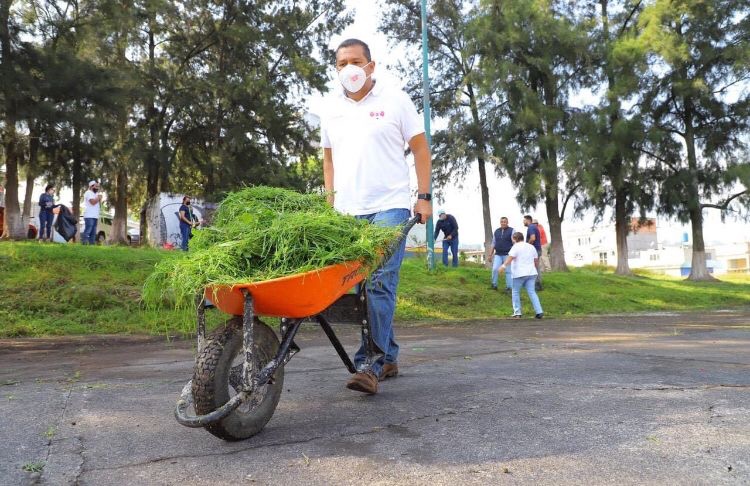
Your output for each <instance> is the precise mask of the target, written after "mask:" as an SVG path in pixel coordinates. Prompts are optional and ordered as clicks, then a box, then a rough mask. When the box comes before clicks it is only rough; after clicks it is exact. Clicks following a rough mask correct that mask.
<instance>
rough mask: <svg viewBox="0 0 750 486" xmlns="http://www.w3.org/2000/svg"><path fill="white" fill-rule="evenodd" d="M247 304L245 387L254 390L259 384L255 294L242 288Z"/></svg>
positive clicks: (244, 331) (243, 376)
mask: <svg viewBox="0 0 750 486" xmlns="http://www.w3.org/2000/svg"><path fill="white" fill-rule="evenodd" d="M242 293H243V294H244V296H245V306H244V309H243V314H242V342H243V346H244V348H243V352H244V353H245V362H244V363H243V364H242V384H243V389H244V390H247V391H253V390H255V388H256V387H257V386H258V372H259V371H260V370H259V369H258V367H259V366H258V350H257V348H256V346H255V310H254V308H253V296H252V294H251V293H250V292H248V291H247V289H242Z"/></svg>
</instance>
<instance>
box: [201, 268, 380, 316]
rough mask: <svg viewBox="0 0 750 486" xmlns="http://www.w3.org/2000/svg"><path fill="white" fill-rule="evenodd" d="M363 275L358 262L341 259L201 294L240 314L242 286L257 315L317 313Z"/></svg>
mask: <svg viewBox="0 0 750 486" xmlns="http://www.w3.org/2000/svg"><path fill="white" fill-rule="evenodd" d="M366 276H367V269H366V268H365V267H364V266H363V265H362V263H360V262H345V263H338V264H336V265H329V266H327V267H323V268H320V269H317V270H311V271H309V272H304V273H298V274H295V275H289V276H287V277H280V278H274V279H271V280H264V281H262V282H255V283H247V284H244V283H240V284H234V285H215V286H210V287H207V288H206V291H205V294H204V295H205V297H206V298H207V299H208V300H210V301H211V302H212V303H213V304H214V305H215V306H216V307H217V308H218V309H219V310H221V311H223V312H226V313H227V314H232V315H235V316H241V315H242V314H243V309H244V307H243V306H244V303H245V300H244V295H243V292H242V291H243V289H246V290H247V291H249V292H250V294H251V295H252V297H253V305H254V308H255V313H256V314H257V315H262V316H269V317H288V318H303V317H309V316H313V315H315V314H319V313H321V312H322V311H323V310H325V309H326V308H327V307H329V306H330V305H331V304H333V303H334V302H335V301H336V299H338V298H339V297H341V296H342V295H343V294H345V293H346V292H347V291H348V290H349V289H351V288H352V287H353V286H354V285H356V284H358V283H359V282H361V281H362V280H364V278H365V277H366Z"/></svg>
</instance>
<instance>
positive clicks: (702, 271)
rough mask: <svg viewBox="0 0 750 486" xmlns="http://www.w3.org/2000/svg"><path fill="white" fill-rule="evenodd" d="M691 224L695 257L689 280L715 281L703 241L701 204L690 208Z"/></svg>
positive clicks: (691, 265)
mask: <svg viewBox="0 0 750 486" xmlns="http://www.w3.org/2000/svg"><path fill="white" fill-rule="evenodd" d="M690 226H691V229H692V233H693V257H692V261H691V263H690V275H689V276H688V280H694V281H703V282H706V281H714V280H716V279H715V278H714V277H713V276H712V275H711V274H710V273H708V265H707V260H706V244H705V243H704V242H703V210H702V209H701V208H700V206H698V208H696V209H691V210H690Z"/></svg>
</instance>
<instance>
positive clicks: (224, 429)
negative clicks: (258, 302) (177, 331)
mask: <svg viewBox="0 0 750 486" xmlns="http://www.w3.org/2000/svg"><path fill="white" fill-rule="evenodd" d="M254 327H255V342H256V345H257V347H258V352H259V355H260V366H261V367H263V366H265V365H266V363H268V361H270V360H271V359H273V357H274V356H276V352H277V351H278V349H279V339H278V338H277V337H276V333H274V332H273V330H272V329H271V328H270V327H268V326H267V325H266V324H264V323H263V322H262V321H260V320H259V319H256V320H255V326H254ZM238 354H242V317H235V318H233V319H230V320H228V321H227V323H226V325H225V326H224V327H221V328H219V329H217V330H216V331H214V332H213V333H212V334H211V335H210V336H209V337H208V339H207V340H206V347H205V348H204V349H203V352H202V353H201V354H200V356H198V359H197V360H196V364H195V371H194V373H193V387H192V390H193V400H194V403H195V412H196V413H197V414H198V415H204V414H207V413H210V412H213V411H214V410H216V409H217V408H219V407H221V406H222V405H224V404H225V403H227V402H228V401H229V398H230V396H229V371H230V369H231V364H232V361H234V359H235V357H236V356H237V355H238ZM273 378H274V382H273V383H272V384H269V385H266V386H267V389H266V395H265V397H264V398H263V401H262V402H261V403H260V404H259V405H258V406H257V407H255V408H254V409H253V410H250V411H249V412H247V413H245V412H243V411H241V410H240V409H237V410H235V411H234V412H232V413H231V414H230V415H229V416H227V417H226V418H224V419H223V420H221V421H220V422H216V423H214V424H211V425H206V426H205V429H206V430H208V431H209V432H210V433H212V434H213V435H215V436H216V437H218V438H220V439H224V440H227V441H236V440H244V439H247V438H250V437H252V436H254V435H255V434H257V433H258V432H260V431H261V430H262V429H263V427H265V425H266V424H267V423H268V421H269V420H271V416H273V413H274V411H275V410H276V406H277V405H278V403H279V399H280V398H281V392H282V391H283V389H284V368H283V367H279V368H278V369H277V370H276V373H275V374H274V377H273Z"/></svg>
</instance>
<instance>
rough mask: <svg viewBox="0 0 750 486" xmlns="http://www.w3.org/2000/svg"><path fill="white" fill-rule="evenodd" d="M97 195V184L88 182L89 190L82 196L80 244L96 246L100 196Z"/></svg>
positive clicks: (100, 203)
mask: <svg viewBox="0 0 750 486" xmlns="http://www.w3.org/2000/svg"><path fill="white" fill-rule="evenodd" d="M98 193H99V183H98V182H96V181H90V182H89V189H88V191H86V192H85V193H84V195H83V223H84V225H83V235H81V244H83V245H94V244H96V225H97V223H98V222H99V214H100V212H101V205H102V199H103V197H102V195H101V194H98Z"/></svg>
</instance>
